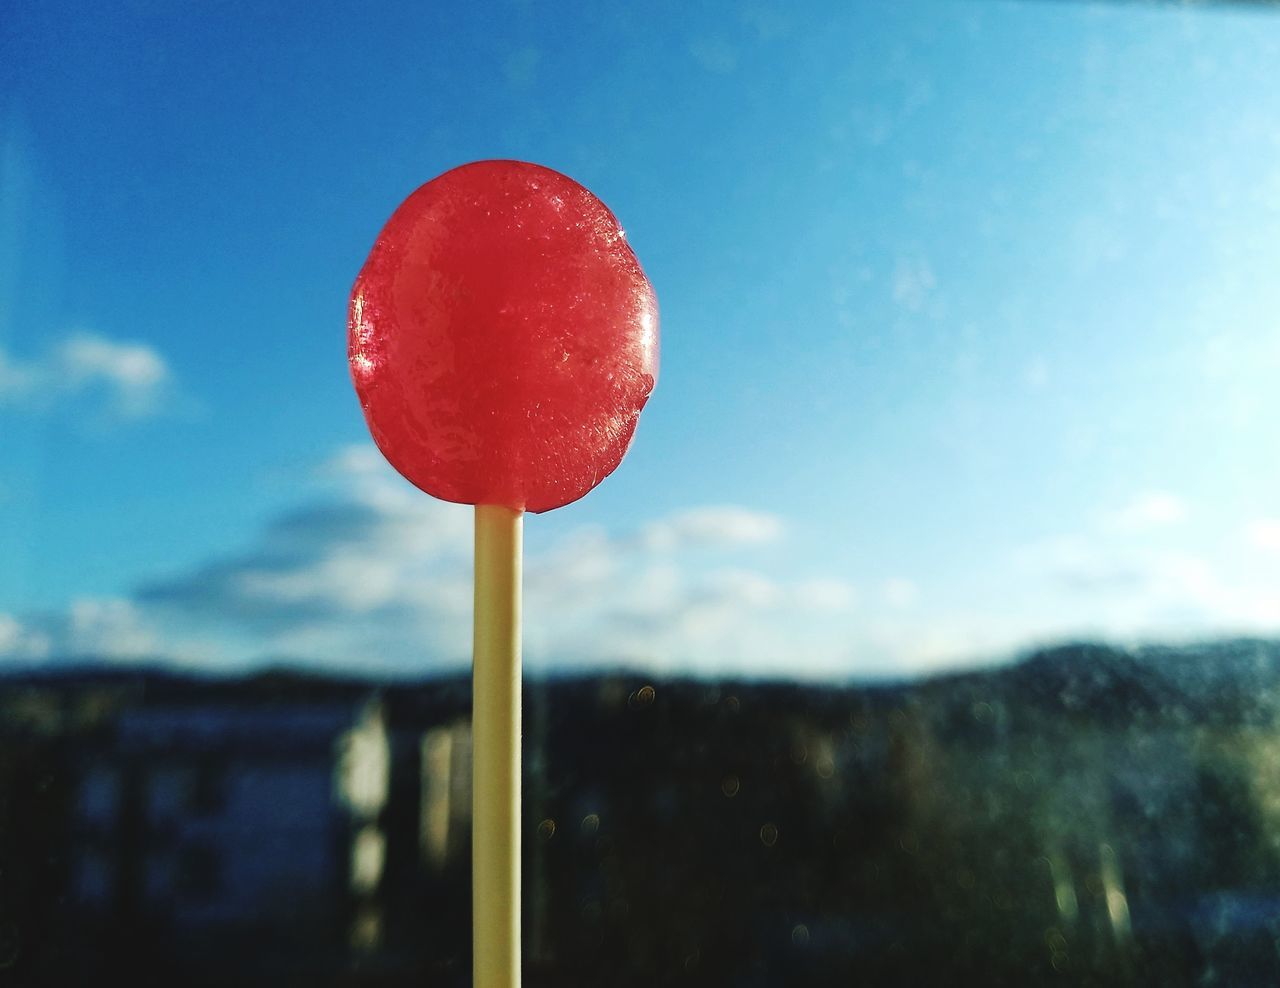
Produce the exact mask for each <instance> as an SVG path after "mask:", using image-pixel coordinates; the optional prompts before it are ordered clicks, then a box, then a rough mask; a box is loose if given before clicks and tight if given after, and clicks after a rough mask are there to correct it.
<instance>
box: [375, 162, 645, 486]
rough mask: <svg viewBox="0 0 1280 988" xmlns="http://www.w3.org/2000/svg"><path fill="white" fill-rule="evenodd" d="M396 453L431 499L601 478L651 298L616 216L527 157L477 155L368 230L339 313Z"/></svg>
mask: <svg viewBox="0 0 1280 988" xmlns="http://www.w3.org/2000/svg"><path fill="white" fill-rule="evenodd" d="M349 331H350V336H349V356H350V360H351V373H352V377H353V378H354V380H355V386H356V392H357V393H358V395H359V397H360V403H361V405H362V406H363V408H364V412H365V418H366V419H367V420H368V423H369V429H370V431H371V432H372V434H373V438H374V441H375V442H376V443H377V444H378V447H379V448H380V449H381V450H382V453H383V455H384V456H386V458H387V459H388V460H389V461H390V463H391V465H392V466H394V467H395V468H396V469H397V470H399V471H400V473H402V474H403V475H404V476H405V477H406V478H407V479H408V480H409V481H411V482H412V483H413V484H415V485H416V486H417V487H420V488H421V489H422V490H424V491H426V492H427V493H428V494H433V495H434V496H436V497H438V498H443V499H444V500H446V501H458V502H461V503H464V504H502V505H506V506H508V507H512V508H523V509H525V510H528V511H547V510H550V509H551V508H557V507H560V506H561V505H564V504H568V503H569V502H570V501H575V500H577V499H578V498H580V497H582V496H583V495H584V494H586V493H587V492H588V491H589V490H591V488H593V487H595V486H596V484H598V483H600V481H601V480H603V479H604V478H605V477H607V476H608V475H609V474H610V473H612V472H613V470H614V469H615V468H616V467H617V466H618V464H619V463H620V462H621V461H622V457H623V454H625V453H626V451H627V447H628V446H629V445H630V443H631V437H632V435H633V433H634V432H635V427H636V421H637V419H638V418H639V415H640V410H641V409H642V408H643V407H644V404H645V402H646V401H647V400H648V397H649V394H650V393H651V392H652V390H653V386H654V383H655V381H656V378H657V371H658V307H657V300H656V298H655V296H654V293H653V289H652V288H651V287H650V285H649V282H648V280H647V279H646V278H645V276H644V272H642V271H641V270H640V264H639V262H638V261H637V260H636V257H635V254H634V253H632V250H631V248H630V246H629V245H628V244H627V242H626V239H625V236H624V234H623V232H622V228H621V227H620V226H619V225H618V221H617V219H615V218H614V216H613V214H612V213H611V212H609V210H608V209H607V208H606V207H605V205H604V204H603V203H602V202H601V201H600V200H599V199H597V198H596V197H595V196H593V195H592V194H591V193H590V192H588V191H587V190H586V189H584V188H583V187H582V186H581V185H579V184H578V183H577V182H574V181H573V180H572V179H569V178H566V177H565V176H564V175H561V174H559V173H558V172H554V171H552V170H550V169H548V168H543V167H541V166H539V165H532V164H527V163H525V162H519V161H479V162H475V163H473V164H469V165H463V166H462V167H460V168H455V169H453V170H452V171H449V172H446V173H445V174H443V175H441V176H440V177H439V178H436V179H433V180H432V181H430V182H428V183H427V184H426V185H424V186H422V187H421V188H419V189H418V190H417V191H416V192H414V193H413V194H412V195H411V196H409V198H408V199H406V200H405V201H404V203H402V204H401V206H400V207H399V208H398V209H397V210H396V211H395V213H394V214H393V215H392V217H391V219H390V220H389V221H388V222H387V225H386V226H385V227H384V228H383V230H382V232H381V234H379V236H378V239H377V242H376V243H375V244H374V247H373V250H372V252H371V253H370V254H369V259H368V260H367V261H366V262H365V265H364V268H363V269H362V270H361V271H360V275H359V277H358V278H357V279H356V284H355V288H354V289H353V291H352V295H351V308H350V315H349Z"/></svg>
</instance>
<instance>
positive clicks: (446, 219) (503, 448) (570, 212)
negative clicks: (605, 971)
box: [348, 161, 658, 988]
mask: <svg viewBox="0 0 1280 988" xmlns="http://www.w3.org/2000/svg"><path fill="white" fill-rule="evenodd" d="M348 328H349V341H348V355H349V357H350V360H351V374H352V377H353V378H354V379H355V385H356V391H357V393H358V394H359V396H360V404H361V405H362V406H363V408H364V414H365V418H366V420H367V421H368V423H369V430H370V432H372V433H373V438H374V441H375V442H377V444H378V447H379V448H380V449H381V450H382V452H383V455H384V456H386V458H387V459H388V460H389V461H390V462H391V464H392V466H394V467H395V468H396V469H397V470H399V471H400V472H401V473H402V474H404V476H405V477H407V478H408V479H409V480H410V481H411V482H412V483H414V484H416V485H417V486H418V487H420V488H422V490H424V491H426V492H427V493H428V494H434V495H435V496H436V497H439V498H443V499H444V500H446V501H460V502H462V503H464V504H474V505H476V566H475V581H476V593H475V652H474V663H473V690H472V724H471V730H472V774H473V782H472V799H473V803H472V901H473V904H474V906H473V908H474V925H473V930H474V944H473V954H474V960H473V963H474V980H473V983H474V984H475V985H476V986H477V988H517V986H518V985H519V983H520V819H521V817H520V555H521V550H520V540H521V525H522V517H523V512H524V511H526V510H528V511H548V510H550V509H551V508H558V507H560V506H561V505H562V504H568V503H569V502H570V501H576V500H577V499H578V498H580V497H582V495H584V494H586V493H587V491H589V490H591V488H593V487H595V486H596V484H598V483H600V481H602V480H603V479H604V478H605V477H607V476H608V475H609V474H610V473H612V472H613V471H614V469H615V468H616V467H617V465H618V464H619V463H620V462H621V461H622V457H623V454H625V453H626V451H627V447H628V446H629V445H630V444H631V437H632V435H633V433H634V432H635V428H636V420H637V419H638V418H639V416H640V410H641V409H642V408H643V407H644V403H645V402H646V401H647V400H648V398H649V394H650V393H651V392H652V391H653V385H654V381H655V378H656V377H657V373H658V304H657V300H656V299H655V298H654V294H653V289H652V288H651V287H650V286H649V282H648V280H647V279H646V278H645V276H644V272H642V271H641V270H640V264H639V262H638V261H636V256H635V254H633V253H632V252H631V248H630V247H629V246H628V245H627V241H626V238H625V237H624V235H623V233H622V228H621V227H620V226H619V225H618V221H617V220H616V219H615V218H614V216H613V214H612V213H611V212H609V210H608V209H607V208H605V205H604V203H602V202H601V201H600V200H599V199H597V198H596V197H595V196H593V195H592V194H591V193H590V192H588V191H587V190H586V189H584V188H583V187H582V186H581V185H579V184H578V183H577V182H574V181H573V180H572V179H568V178H565V176H563V175H561V174H560V173H558V172H553V171H551V170H550V169H549V168H542V167H540V166H539V165H530V164H526V163H525V162H522V161H478V162H476V163H475V164H471V165H463V166H462V167H461V168H455V169H454V170H453V171H450V172H445V174H443V175H441V176H440V177H439V178H437V179H434V180H432V181H430V182H428V183H427V184H426V185H424V186H422V188H420V189H418V191H417V192H415V193H413V195H411V196H410V197H409V198H408V199H406V200H405V201H404V202H403V203H402V204H401V206H400V208H399V209H397V210H396V211H395V213H394V215H392V217H391V219H390V220H389V221H388V222H387V225H386V226H385V227H383V230H382V233H381V234H379V236H378V240H377V242H376V243H375V244H374V245H373V251H372V252H371V253H370V254H369V259H368V260H367V261H366V262H365V265H364V267H363V268H362V269H361V271H360V274H359V276H358V277H357V278H356V284H355V289H354V290H353V291H352V294H351V309H350V313H349V319H348Z"/></svg>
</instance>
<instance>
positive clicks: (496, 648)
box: [471, 504, 524, 988]
mask: <svg viewBox="0 0 1280 988" xmlns="http://www.w3.org/2000/svg"><path fill="white" fill-rule="evenodd" d="M523 519H524V515H523V513H522V512H519V511H513V510H512V509H510V508H503V507H498V506H496V505H487V504H481V505H477V506H476V596H475V652H474V656H475V657H474V666H473V669H472V699H471V703H472V713H471V734H472V744H473V749H472V772H473V776H472V788H473V797H472V799H473V803H472V824H471V825H472V851H471V867H472V877H471V889H472V931H473V934H472V936H473V943H472V949H473V950H474V952H475V960H474V965H473V969H472V970H473V974H474V980H473V984H474V988H518V986H519V984H520V563H521V537H522V530H523Z"/></svg>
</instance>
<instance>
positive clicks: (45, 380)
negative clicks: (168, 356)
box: [0, 332, 174, 419]
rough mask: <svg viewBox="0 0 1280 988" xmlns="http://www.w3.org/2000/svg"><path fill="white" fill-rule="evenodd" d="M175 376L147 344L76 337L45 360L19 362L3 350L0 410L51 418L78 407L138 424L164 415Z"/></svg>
mask: <svg viewBox="0 0 1280 988" xmlns="http://www.w3.org/2000/svg"><path fill="white" fill-rule="evenodd" d="M173 383H174V382H173V374H172V372H171V371H170V369H169V366H168V364H167V363H166V362H165V360H164V358H163V357H162V356H161V355H160V354H159V352H157V351H156V350H155V349H153V348H152V347H150V346H147V345H146V344H144V343H136V342H121V341H117V340H111V339H108V338H107V337H105V336H100V335H98V334H95V333H89V332H78V333H74V334H72V335H70V336H68V337H66V338H65V339H63V340H61V341H59V342H58V343H56V344H55V345H54V346H52V347H51V348H50V349H48V350H47V351H46V352H45V353H44V354H43V355H42V356H39V357H34V358H30V359H25V360H23V359H19V358H16V357H14V356H13V355H12V354H11V353H8V352H6V351H5V350H3V349H0V408H8V409H10V410H19V411H29V412H47V411H50V410H52V409H56V408H60V407H63V406H65V405H67V404H68V403H77V407H84V408H87V409H88V410H90V411H91V412H92V413H94V414H97V415H100V416H105V417H107V418H112V419H140V418H146V417H148V416H152V415H156V414H158V413H159V412H161V411H163V410H164V408H165V404H166V401H167V399H168V398H170V397H171V395H172V388H173Z"/></svg>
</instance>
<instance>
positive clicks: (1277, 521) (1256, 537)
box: [1245, 518, 1280, 552]
mask: <svg viewBox="0 0 1280 988" xmlns="http://www.w3.org/2000/svg"><path fill="white" fill-rule="evenodd" d="M1245 538H1246V539H1247V540H1248V542H1249V544H1250V545H1251V546H1253V547H1254V548H1255V549H1263V550H1265V551H1267V552H1280V518H1258V519H1256V520H1254V521H1252V522H1250V523H1249V524H1248V525H1247V526H1246V527H1245Z"/></svg>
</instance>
